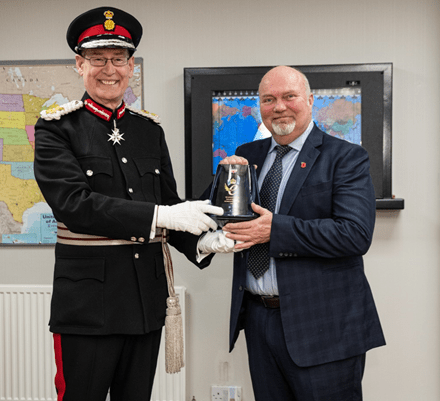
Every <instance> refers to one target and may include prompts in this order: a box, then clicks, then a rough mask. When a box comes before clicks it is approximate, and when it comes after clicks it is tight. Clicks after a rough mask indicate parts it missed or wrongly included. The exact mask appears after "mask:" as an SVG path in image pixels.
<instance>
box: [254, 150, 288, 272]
mask: <svg viewBox="0 0 440 401" xmlns="http://www.w3.org/2000/svg"><path fill="white" fill-rule="evenodd" d="M275 149H276V151H277V155H276V157H275V161H274V162H273V164H272V167H271V168H270V169H269V171H268V172H267V174H266V177H264V181H263V185H261V189H260V203H261V206H262V207H264V208H265V209H268V210H270V211H271V212H272V213H275V205H276V203H277V196H278V190H279V188H280V183H281V178H282V177H283V164H282V158H283V157H284V156H285V155H286V154H287V153H289V151H290V150H291V149H292V148H291V147H290V146H287V145H285V146H281V145H278V146H276V147H275ZM269 259H270V258H269V242H266V243H264V244H256V245H254V246H253V247H252V248H251V250H250V254H249V260H248V269H249V270H250V272H251V273H252V275H253V276H254V277H255V278H256V279H258V278H260V277H261V276H262V275H263V274H264V273H266V271H267V270H268V269H269Z"/></svg>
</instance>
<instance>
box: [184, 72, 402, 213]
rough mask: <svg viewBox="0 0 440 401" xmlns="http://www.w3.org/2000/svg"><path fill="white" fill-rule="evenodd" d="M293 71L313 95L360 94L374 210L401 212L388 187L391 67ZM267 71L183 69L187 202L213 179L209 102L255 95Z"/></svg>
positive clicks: (362, 140)
mask: <svg viewBox="0 0 440 401" xmlns="http://www.w3.org/2000/svg"><path fill="white" fill-rule="evenodd" d="M293 67H295V68H298V69H299V70H301V71H302V72H303V73H304V74H306V76H307V78H308V79H309V82H310V87H311V89H312V90H313V91H314V92H315V91H318V92H319V91H326V90H330V91H332V90H335V89H337V90H339V89H343V90H345V89H356V90H359V91H360V92H361V97H362V102H361V114H360V115H359V116H358V117H359V121H358V123H359V124H360V126H359V130H360V132H361V145H362V146H363V147H364V148H365V149H366V150H367V151H368V154H369V156H370V161H371V175H372V178H373V184H374V188H375V192H376V208H377V209H403V208H404V200H403V199H400V198H399V199H396V198H395V197H394V196H393V194H392V187H391V184H392V183H391V156H392V154H391V123H392V69H393V66H392V63H374V64H346V65H317V66H293ZM271 68H272V67H270V66H269V67H220V68H185V69H184V86H185V173H186V182H185V190H186V198H187V199H197V198H198V197H199V196H200V195H201V194H202V193H203V191H204V190H205V189H206V188H207V186H208V185H209V183H210V182H212V179H213V177H214V173H215V172H214V168H213V165H214V164H215V163H213V159H214V140H213V132H214V130H213V127H214V120H213V98H215V96H217V95H218V96H220V95H225V96H238V95H240V94H243V93H246V94H250V93H252V94H257V93H258V85H259V83H260V80H261V78H262V76H263V75H264V74H265V73H266V72H267V71H268V70H269V69H271ZM316 93H317V92H316ZM316 93H315V98H316ZM360 117H361V118H360Z"/></svg>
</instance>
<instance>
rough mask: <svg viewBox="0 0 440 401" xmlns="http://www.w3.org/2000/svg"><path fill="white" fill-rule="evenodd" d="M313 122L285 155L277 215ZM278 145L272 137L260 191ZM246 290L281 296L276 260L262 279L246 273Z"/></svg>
mask: <svg viewBox="0 0 440 401" xmlns="http://www.w3.org/2000/svg"><path fill="white" fill-rule="evenodd" d="M313 124H314V123H313V121H310V124H309V126H308V127H307V129H306V130H305V131H304V132H303V133H302V134H301V135H300V136H299V137H298V138H296V139H295V140H294V141H292V142H291V143H289V144H288V145H289V146H290V147H291V148H292V149H293V150H291V151H290V152H289V153H287V155H285V156H284V157H283V159H282V163H283V178H282V179H281V184H280V188H279V191H278V196H277V203H276V206H275V213H278V211H279V209H280V204H281V200H282V199H283V194H284V190H285V189H286V185H287V181H288V180H289V177H290V174H291V173H292V170H293V167H294V166H295V163H296V161H297V159H298V154H299V152H301V149H302V147H303V145H304V143H305V141H306V140H307V137H308V136H309V134H310V132H311V131H312V128H313ZM277 145H278V144H277V143H276V142H275V140H274V139H273V137H272V143H271V145H270V148H269V152H268V153H267V156H266V160H265V161H264V164H263V166H262V168H261V173H260V176H259V177H258V190H260V189H261V185H262V184H263V181H264V177H266V174H267V172H268V171H269V169H270V167H271V166H272V164H273V162H274V160H275V156H276V153H277V152H276V149H275V146H277ZM246 289H247V290H248V291H250V292H251V293H253V294H260V295H279V293H278V283H277V272H276V262H275V259H274V258H270V261H269V270H268V271H267V272H266V273H264V274H263V276H261V277H260V278H258V279H256V278H255V277H254V276H253V275H252V273H251V272H250V271H249V270H247V272H246Z"/></svg>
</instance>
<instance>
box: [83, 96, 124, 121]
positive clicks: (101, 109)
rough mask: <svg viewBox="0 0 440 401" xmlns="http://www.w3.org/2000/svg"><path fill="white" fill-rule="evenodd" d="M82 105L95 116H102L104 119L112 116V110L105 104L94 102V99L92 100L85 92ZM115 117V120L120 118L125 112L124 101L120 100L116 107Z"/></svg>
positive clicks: (108, 119) (109, 118)
mask: <svg viewBox="0 0 440 401" xmlns="http://www.w3.org/2000/svg"><path fill="white" fill-rule="evenodd" d="M83 101H84V106H85V108H86V109H87V110H88V111H90V112H91V113H92V114H94V115H95V116H97V117H99V118H102V119H103V120H105V121H110V120H111V118H112V117H113V110H111V109H108V108H107V107H105V106H102V105H100V104H99V103H96V102H95V101H94V100H92V99H91V98H90V97H89V96H88V95H87V94H86V95H85V96H84V99H83ZM114 113H115V118H116V119H117V120H119V119H121V118H122V117H123V116H124V114H125V103H124V101H122V103H121V105H120V106H119V107H118V108H117V109H116V111H115V112H114Z"/></svg>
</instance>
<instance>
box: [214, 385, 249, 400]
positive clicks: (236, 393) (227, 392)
mask: <svg viewBox="0 0 440 401" xmlns="http://www.w3.org/2000/svg"><path fill="white" fill-rule="evenodd" d="M211 401H242V399H241V387H239V386H211Z"/></svg>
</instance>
